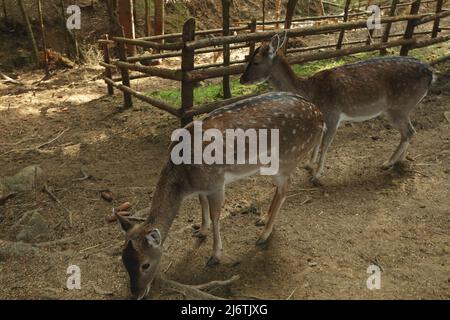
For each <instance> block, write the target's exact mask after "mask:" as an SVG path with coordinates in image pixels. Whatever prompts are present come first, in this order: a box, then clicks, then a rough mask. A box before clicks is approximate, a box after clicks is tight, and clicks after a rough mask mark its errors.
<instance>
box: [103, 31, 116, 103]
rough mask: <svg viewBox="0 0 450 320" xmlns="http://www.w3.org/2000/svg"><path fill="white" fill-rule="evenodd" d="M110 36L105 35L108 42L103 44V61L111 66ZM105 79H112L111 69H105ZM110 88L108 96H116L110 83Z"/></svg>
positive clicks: (108, 84)
mask: <svg viewBox="0 0 450 320" xmlns="http://www.w3.org/2000/svg"><path fill="white" fill-rule="evenodd" d="M108 39H109V37H108V35H107V34H105V40H106V42H105V43H103V59H104V61H105V63H107V64H110V63H111V53H110V51H109V44H108V42H107V41H108ZM105 77H107V78H109V79H112V71H111V69H110V68H105ZM106 84H107V86H108V94H109V95H110V96H112V95H113V94H114V87H113V86H112V84H110V83H108V82H107V83H106Z"/></svg>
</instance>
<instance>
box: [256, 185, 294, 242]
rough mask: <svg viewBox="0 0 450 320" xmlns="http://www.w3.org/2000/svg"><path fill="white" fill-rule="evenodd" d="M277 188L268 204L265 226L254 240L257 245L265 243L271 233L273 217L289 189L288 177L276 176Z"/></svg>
mask: <svg viewBox="0 0 450 320" xmlns="http://www.w3.org/2000/svg"><path fill="white" fill-rule="evenodd" d="M275 182H276V185H277V189H276V191H275V196H274V197H273V199H272V203H271V204H270V208H269V211H268V213H267V216H266V218H265V227H264V230H263V232H262V234H261V236H260V237H259V238H258V240H257V241H256V244H257V245H262V244H264V243H266V241H267V239H268V238H269V236H270V235H271V234H272V230H273V226H274V223H275V217H276V216H277V214H278V212H279V211H280V209H281V206H282V205H283V203H284V201H285V200H286V195H287V192H288V189H289V184H290V177H289V176H282V177H277V179H276V181H275Z"/></svg>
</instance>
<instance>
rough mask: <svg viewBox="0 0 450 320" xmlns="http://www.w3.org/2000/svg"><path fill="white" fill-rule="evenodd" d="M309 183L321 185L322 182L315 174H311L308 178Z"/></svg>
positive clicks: (316, 185)
mask: <svg viewBox="0 0 450 320" xmlns="http://www.w3.org/2000/svg"><path fill="white" fill-rule="evenodd" d="M308 180H309V183H311V184H312V185H313V186H315V187H322V183H321V182H320V181H319V178H317V176H312V177H310V178H309V179H308Z"/></svg>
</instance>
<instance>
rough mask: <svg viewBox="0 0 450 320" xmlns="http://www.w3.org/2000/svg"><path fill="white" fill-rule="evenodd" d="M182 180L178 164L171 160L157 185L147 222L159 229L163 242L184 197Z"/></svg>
mask: <svg viewBox="0 0 450 320" xmlns="http://www.w3.org/2000/svg"><path fill="white" fill-rule="evenodd" d="M180 181H181V179H179V174H178V168H177V166H175V165H174V164H172V162H171V161H170V160H169V161H168V162H167V164H166V166H165V167H164V169H163V170H162V172H161V175H160V178H159V181H158V184H157V185H156V189H155V192H154V193H153V199H152V206H151V209H150V215H149V216H148V218H147V221H146V223H147V224H150V225H152V227H155V228H158V229H159V231H160V233H161V237H162V242H164V240H165V239H166V237H167V234H168V233H169V229H170V227H171V225H172V223H173V220H174V219H175V217H176V216H177V214H178V211H179V210H180V206H181V202H182V201H183V198H184V192H183V186H182V183H181V182H180Z"/></svg>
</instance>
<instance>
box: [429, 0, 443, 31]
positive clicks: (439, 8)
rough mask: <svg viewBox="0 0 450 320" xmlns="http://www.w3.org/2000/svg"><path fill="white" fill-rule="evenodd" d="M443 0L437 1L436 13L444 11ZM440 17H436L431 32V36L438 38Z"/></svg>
mask: <svg viewBox="0 0 450 320" xmlns="http://www.w3.org/2000/svg"><path fill="white" fill-rule="evenodd" d="M443 2H444V1H443V0H437V2H436V13H440V12H441V11H442V4H443ZM440 20H441V19H440V18H435V19H434V23H433V31H432V32H431V37H432V38H436V37H437V35H438V33H439V22H440Z"/></svg>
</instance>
